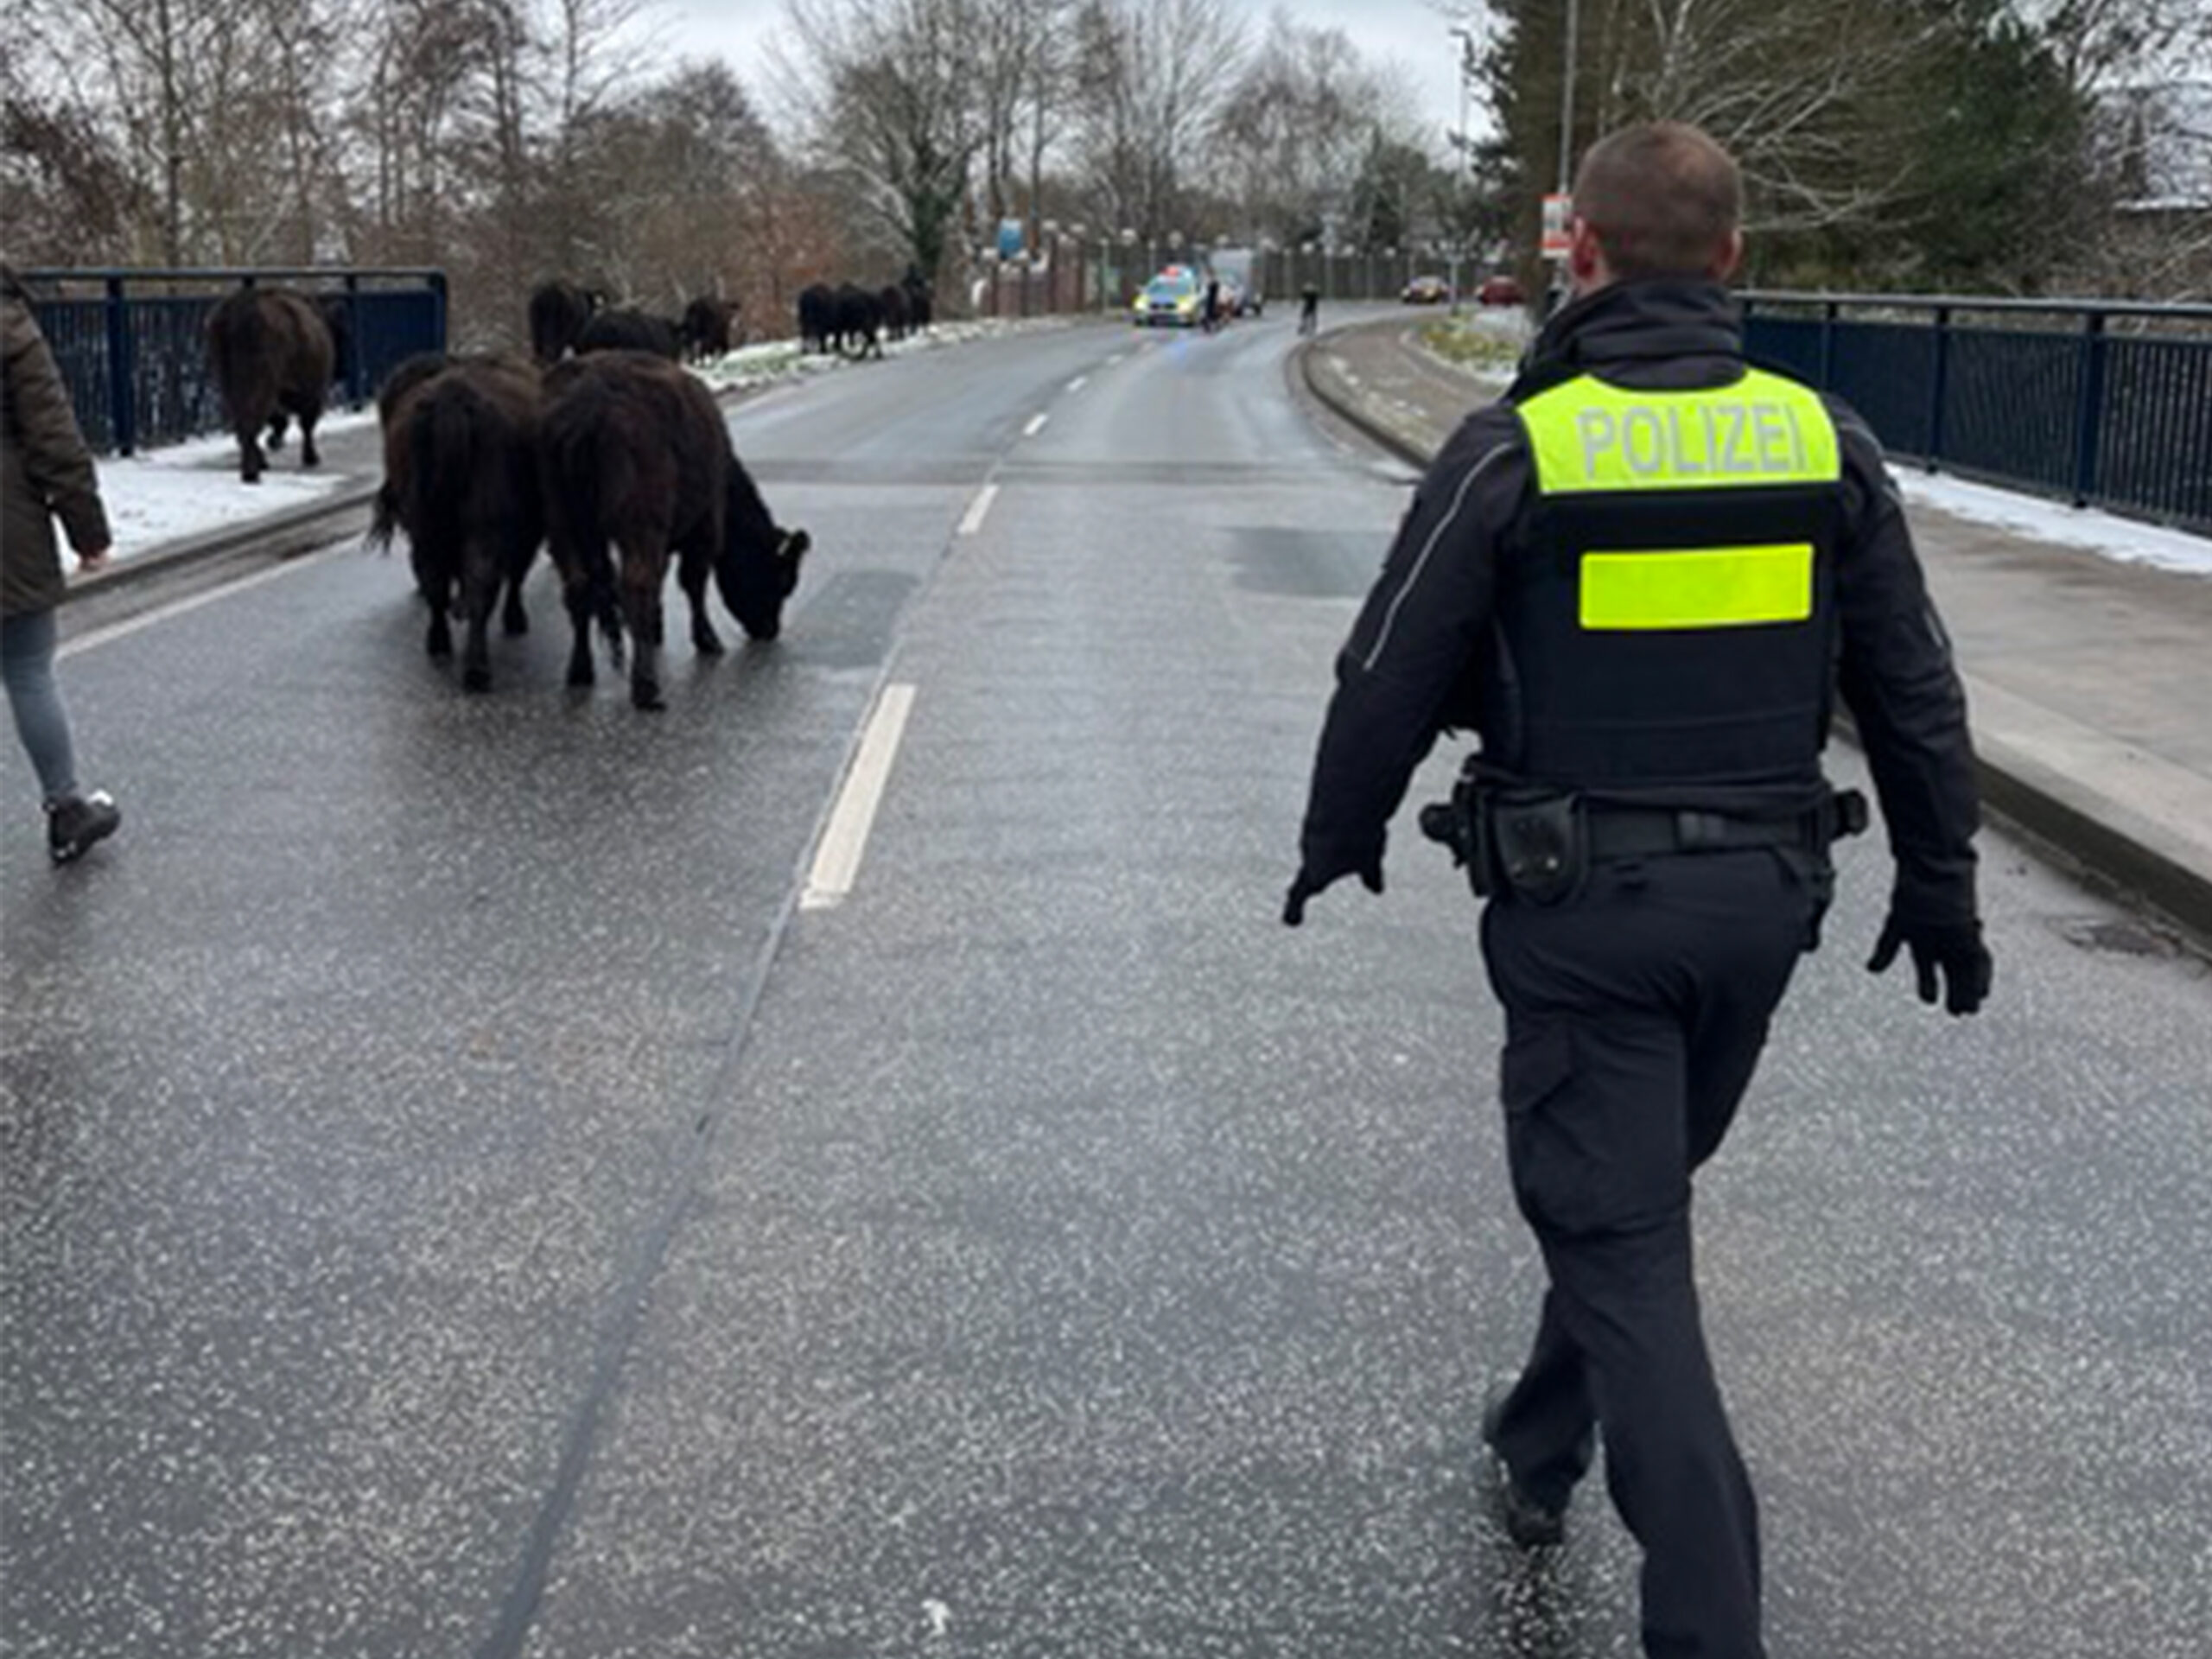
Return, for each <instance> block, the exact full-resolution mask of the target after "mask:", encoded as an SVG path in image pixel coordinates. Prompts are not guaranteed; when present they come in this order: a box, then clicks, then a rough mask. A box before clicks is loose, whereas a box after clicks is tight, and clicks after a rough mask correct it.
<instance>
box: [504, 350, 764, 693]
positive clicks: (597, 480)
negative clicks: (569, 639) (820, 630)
mask: <svg viewBox="0 0 2212 1659" xmlns="http://www.w3.org/2000/svg"><path fill="white" fill-rule="evenodd" d="M545 395H546V404H545V423H544V429H543V441H542V442H541V445H540V458H541V461H542V463H543V476H544V480H545V491H546V509H547V528H548V530H549V531H550V532H551V547H552V552H553V560H554V563H555V564H556V566H558V567H559V569H560V572H561V582H562V586H563V592H564V594H565V597H566V601H567V604H568V609H569V621H570V623H571V624H572V626H574V628H575V644H574V647H573V649H572V650H571V652H570V653H569V684H570V685H575V686H582V685H589V684H590V683H592V680H593V677H594V671H593V665H592V652H591V627H592V624H593V623H594V621H596V622H598V623H599V624H600V625H601V627H602V628H607V626H608V623H609V622H610V620H611V618H610V614H609V613H610V612H611V610H612V609H613V596H614V594H616V592H617V591H618V589H619V592H620V612H621V620H622V623H623V625H624V626H625V628H626V632H628V635H629V639H630V701H631V702H632V704H634V705H635V706H636V707H638V708H639V709H660V708H664V707H665V706H666V705H665V703H664V701H663V699H662V696H661V689H660V646H661V637H662V623H661V589H662V588H663V587H664V585H665V583H666V580H667V575H668V561H669V555H670V554H671V552H673V553H675V554H676V555H677V582H679V583H680V584H681V586H682V587H683V593H684V596H685V597H686V598H687V599H689V600H690V602H691V644H692V645H693V647H694V649H696V650H697V651H699V652H702V653H704V654H707V655H715V654H719V653H720V652H721V649H722V644H721V639H720V638H719V637H717V636H716V634H715V629H714V625H713V624H712V623H711V622H709V620H708V618H707V582H708V579H709V576H711V577H712V578H713V580H714V582H715V588H716V590H717V591H718V592H719V593H720V594H721V600H722V603H723V605H724V606H725V607H728V610H729V612H730V613H731V614H732V615H733V616H734V617H735V618H736V619H737V620H738V623H739V625H740V626H742V627H743V628H744V630H745V632H747V634H749V635H750V636H752V637H753V639H774V638H775V637H776V634H777V632H778V630H779V628H780V627H781V626H782V621H783V610H784V601H785V600H786V599H788V598H789V597H790V596H791V589H792V588H794V587H796V586H797V585H798V572H799V561H800V559H801V558H802V557H803V556H804V554H805V552H806V550H807V545H808V538H807V534H806V532H805V531H803V530H802V531H784V530H779V529H778V528H777V527H776V524H775V521H774V520H773V519H772V518H770V517H769V513H768V508H767V505H766V503H765V502H763V501H762V500H761V499H760V492H759V491H758V490H757V489H755V488H754V487H753V480H752V479H751V478H750V477H748V476H747V474H746V471H745V468H744V467H743V466H742V465H741V464H740V462H739V461H738V459H737V456H736V454H735V453H734V451H733V450H732V449H731V448H730V442H729V430H728V428H727V427H726V426H724V425H723V423H722V416H721V409H720V408H719V407H718V406H717V405H716V404H715V399H714V396H713V394H712V393H710V392H709V391H708V390H707V389H706V387H705V386H703V385H701V384H700V383H699V381H698V380H697V379H696V378H695V377H694V376H692V375H691V374H690V373H689V372H686V371H685V370H683V369H681V368H679V367H677V366H676V365H673V364H670V363H667V362H664V361H663V360H662V359H659V358H657V357H653V356H650V355H648V354H646V353H642V352H598V353H592V354H591V355H589V356H587V357H580V358H578V359H575V361H573V362H570V363H565V364H563V365H561V367H559V368H558V369H556V370H555V371H554V372H552V373H551V374H550V375H549V376H547V377H546V382H545ZM610 542H611V543H613V545H614V548H615V550H616V555H617V556H616V557H614V558H610V557H609V556H608V552H607V544H608V543H610ZM608 631H609V632H610V633H611V632H613V630H612V629H609V630H608ZM616 660H617V661H618V662H619V661H620V655H619V652H618V655H617V658H616Z"/></svg>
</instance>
